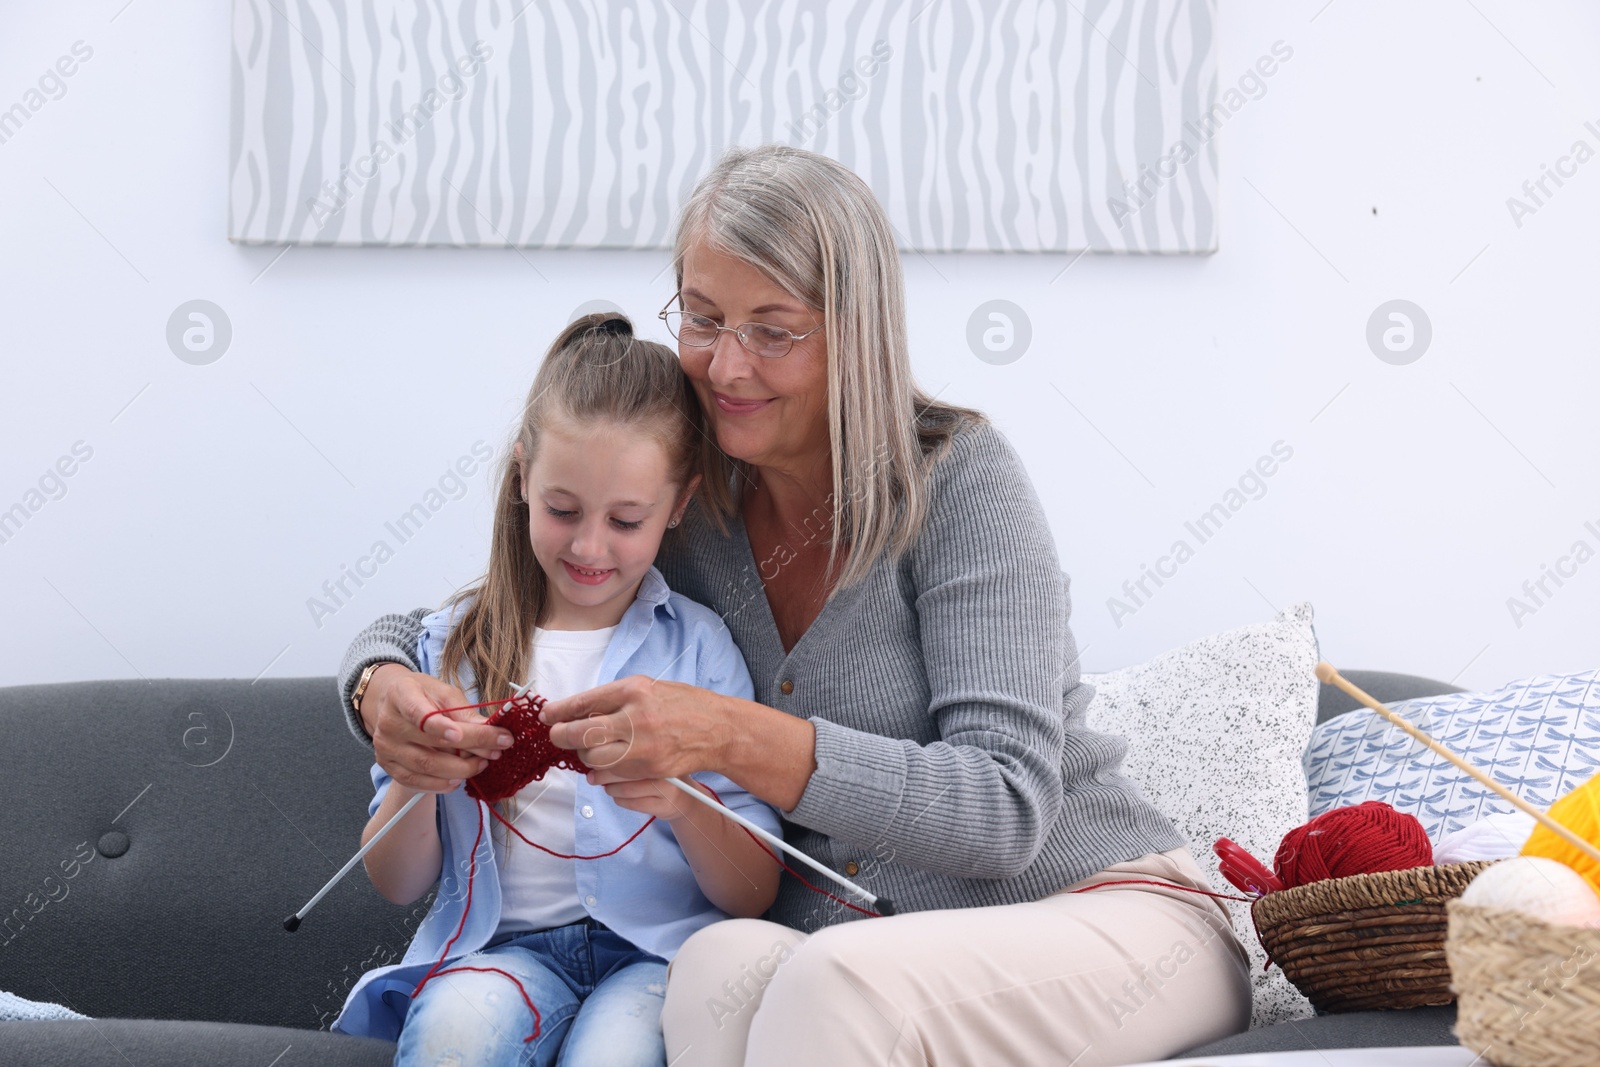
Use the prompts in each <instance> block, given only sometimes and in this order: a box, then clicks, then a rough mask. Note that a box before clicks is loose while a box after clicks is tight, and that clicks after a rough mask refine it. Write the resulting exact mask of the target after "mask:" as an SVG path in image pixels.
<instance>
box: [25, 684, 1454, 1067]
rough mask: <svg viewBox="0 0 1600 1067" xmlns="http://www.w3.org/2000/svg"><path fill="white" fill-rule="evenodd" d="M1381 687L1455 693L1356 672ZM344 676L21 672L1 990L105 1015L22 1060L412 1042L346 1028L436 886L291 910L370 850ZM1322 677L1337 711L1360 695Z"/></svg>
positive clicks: (343, 893) (383, 1046)
mask: <svg viewBox="0 0 1600 1067" xmlns="http://www.w3.org/2000/svg"><path fill="white" fill-rule="evenodd" d="M1346 677H1348V678H1349V679H1350V680H1351V681H1353V682H1355V683H1356V684H1357V685H1358V686H1361V687H1362V688H1364V689H1366V690H1367V691H1368V692H1370V693H1372V694H1373V695H1374V696H1376V697H1378V698H1379V699H1381V700H1385V701H1389V700H1399V699H1404V698H1406V697H1410V696H1421V695H1428V694H1433V693H1442V692H1454V691H1455V690H1454V689H1452V688H1451V687H1449V686H1447V685H1444V684H1443V683H1438V682H1432V681H1428V680H1426V679H1420V678H1412V677H1409V676H1405V675H1393V674H1383V673H1376V672H1365V671H1350V672H1347V673H1346ZM333 693H334V683H333V679H331V678H293V679H285V680H280V681H258V682H254V683H250V682H244V681H233V680H160V681H150V682H146V681H132V682H124V681H112V682H78V683H64V684H54V685H29V686H14V687H11V688H4V689H0V729H3V730H4V733H5V737H6V747H5V755H4V756H3V757H0V811H4V812H5V813H6V817H5V819H4V827H3V829H0V841H3V845H0V890H3V892H4V897H3V898H0V990H6V991H8V992H11V993H15V994H17V995H18V996H21V997H26V998H28V999H30V1000H38V1001H51V1002H57V1003H61V1004H65V1005H66V1006H68V1007H70V1008H72V1009H75V1010H76V1011H79V1012H82V1013H83V1014H85V1015H89V1016H92V1017H93V1018H92V1019H91V1020H89V1021H82V1020H51V1021H13V1022H0V1067H54V1065H61V1067H69V1065H70V1067H101V1065H104V1067H146V1065H150V1067H156V1065H160V1067H172V1065H178V1067H186V1065H191V1064H192V1065H205V1067H230V1065H233V1064H239V1065H241V1067H246V1065H247V1067H300V1065H305V1067H345V1065H348V1067H356V1065H362V1067H367V1065H370V1067H380V1065H386V1064H389V1063H390V1062H391V1060H392V1058H393V1055H394V1046H393V1045H392V1044H390V1043H389V1042H385V1041H376V1040H370V1039H366V1038H352V1037H349V1036H346V1035H342V1034H333V1033H329V1032H327V1031H326V1027H327V1025H328V1024H329V1022H330V1021H331V1020H332V1019H333V1018H334V1016H335V1015H336V1014H337V1013H338V1011H339V1008H340V1006H341V1005H342V1004H343V1003H344V998H345V995H346V993H347V992H348V991H349V989H350V987H351V985H352V984H353V983H354V982H355V980H356V978H357V977H358V976H359V975H360V974H361V973H362V972H364V971H365V970H367V969H368V968H371V967H375V966H379V965H381V964H385V963H391V962H394V961H397V960H398V959H399V958H400V956H401V955H402V954H403V953H404V951H405V948H406V946H407V944H409V943H410V940H411V936H412V932H413V931H414V930H415V929H416V925H417V923H418V922H419V921H420V920H421V918H422V916H423V915H425V914H426V913H427V909H428V906H429V904H430V903H431V901H432V895H431V894H430V895H429V896H428V897H425V898H423V899H422V900H420V901H418V902H417V903H416V904H415V905H413V906H411V907H398V906H396V905H393V904H390V903H389V902H387V901H386V900H384V899H383V898H382V897H380V896H379V895H378V894H377V893H376V892H375V891H374V890H373V889H372V887H371V885H370V884H369V883H368V882H367V879H366V877H365V874H364V873H363V872H362V871H361V870H359V869H358V870H356V871H353V872H352V873H351V875H350V876H349V877H347V878H346V879H345V880H344V881H343V882H342V883H341V884H340V885H339V886H338V887H337V888H336V889H335V890H334V891H333V892H332V893H330V894H329V895H328V896H327V897H326V898H324V899H323V900H322V902H321V903H320V904H318V905H317V907H316V909H315V910H313V911H312V912H311V914H310V915H309V916H308V917H307V918H306V920H305V923H304V925H302V926H301V928H300V929H299V931H298V932H297V933H293V934H291V933H288V932H287V931H285V930H284V926H283V920H284V918H285V917H286V916H288V915H290V914H291V913H293V912H294V911H296V910H297V909H298V908H299V907H300V906H301V905H302V904H304V903H305V901H306V900H307V899H308V898H309V897H310V896H311V894H312V893H314V892H315V891H316V890H317V889H318V888H319V887H320V886H321V885H322V884H323V882H325V881H326V880H327V879H328V878H329V877H330V876H331V875H332V874H333V873H334V871H336V870H337V869H338V868H339V867H340V866H341V865H342V864H343V863H344V861H345V860H346V859H347V858H348V857H349V855H350V853H351V852H352V851H353V850H354V848H355V847H356V845H357V843H358V841H359V839H360V833H361V828H362V826H363V825H364V824H365V822H366V819H365V812H366V805H367V803H368V801H369V800H370V799H371V796H372V790H371V782H370V779H369V778H368V775H367V771H368V768H369V766H370V765H371V753H370V752H369V750H367V749H366V748H364V747H362V746H361V745H360V744H358V743H357V742H356V741H354V740H353V739H352V738H351V737H350V735H349V733H348V731H347V729H346V727H345V724H344V720H343V719H342V718H341V717H340V716H339V714H338V712H337V709H336V708H334V707H333V706H331V702H332V700H333V699H334V698H333ZM1352 706H1353V704H1352V702H1350V701H1349V699H1348V698H1347V697H1346V696H1345V695H1344V694H1343V693H1341V692H1339V691H1337V690H1333V689H1329V688H1328V687H1324V688H1323V693H1322V701H1321V707H1320V709H1319V713H1320V715H1321V716H1322V717H1327V716H1329V715H1333V714H1337V713H1339V712H1341V711H1344V710H1348V709H1349V708H1350V707H1352ZM1452 1018H1453V1011H1452V1010H1451V1009H1425V1010H1422V1011H1411V1012H1393V1013H1385V1012H1372V1013H1363V1014H1357V1015H1343V1016H1326V1017H1320V1018H1317V1019H1311V1020H1306V1021H1303V1022H1300V1023H1292V1024H1284V1025H1281V1026H1275V1027H1269V1028H1266V1029H1262V1030H1256V1031H1252V1032H1250V1033H1246V1034H1241V1035H1238V1036H1236V1037H1233V1038H1229V1039H1227V1040H1225V1041H1222V1042H1218V1043H1216V1044H1213V1045H1210V1046H1207V1047H1206V1049H1205V1050H1204V1051H1205V1052H1207V1053H1216V1054H1221V1053H1224V1052H1258V1051H1271V1050H1277V1049H1303V1048H1336V1047H1363V1046H1374V1045H1400V1044H1451V1043H1453V1042H1454V1039H1453V1038H1452V1037H1451V1036H1450V1032H1449V1027H1450V1024H1451V1021H1452Z"/></svg>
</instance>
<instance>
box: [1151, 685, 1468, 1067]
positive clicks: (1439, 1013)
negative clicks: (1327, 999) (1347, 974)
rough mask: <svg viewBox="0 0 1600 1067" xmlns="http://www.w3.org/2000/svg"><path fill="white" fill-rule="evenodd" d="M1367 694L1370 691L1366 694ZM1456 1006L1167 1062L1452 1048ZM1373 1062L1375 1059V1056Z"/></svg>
mask: <svg viewBox="0 0 1600 1067" xmlns="http://www.w3.org/2000/svg"><path fill="white" fill-rule="evenodd" d="M1369 692H1370V690H1369ZM1455 1021H1456V1006H1455V1005H1454V1004H1449V1005H1446V1006H1444V1007H1441V1008H1411V1009H1409V1010H1407V1011H1352V1012H1345V1013H1343V1014H1339V1015H1319V1016H1317V1017H1316V1018H1314V1019H1298V1020H1294V1021H1291V1022H1284V1023H1279V1024H1278V1025H1277V1026H1268V1027H1264V1028H1263V1029H1260V1030H1248V1031H1246V1032H1244V1033H1242V1034H1234V1035H1233V1036H1232V1037H1225V1038H1223V1039H1222V1040H1220V1041H1213V1042H1211V1043H1210V1044H1208V1045H1201V1046H1200V1047H1199V1048H1192V1049H1190V1050H1189V1051H1188V1052H1181V1053H1179V1054H1178V1055H1176V1056H1173V1057H1172V1059H1175V1060H1177V1059H1189V1058H1190V1057H1195V1056H1242V1055H1246V1054H1249V1053H1254V1052H1299V1051H1303V1050H1307V1049H1328V1048H1399V1047H1402V1046H1417V1045H1456V1044H1459V1042H1458V1041H1457V1040H1456V1036H1455V1034H1454V1033H1453V1032H1452V1030H1451V1028H1452V1027H1453V1026H1454V1025H1455ZM1373 1062H1374V1063H1375V1064H1376V1063H1377V1060H1376V1058H1374V1060H1373Z"/></svg>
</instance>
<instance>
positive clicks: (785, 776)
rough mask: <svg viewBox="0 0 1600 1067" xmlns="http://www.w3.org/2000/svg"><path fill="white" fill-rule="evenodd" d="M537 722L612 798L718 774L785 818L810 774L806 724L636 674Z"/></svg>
mask: <svg viewBox="0 0 1600 1067" xmlns="http://www.w3.org/2000/svg"><path fill="white" fill-rule="evenodd" d="M374 681H376V679H374ZM539 718H540V719H541V720H542V721H544V722H546V723H549V724H550V740H551V741H553V742H554V743H555V744H556V745H557V746H559V747H561V748H570V749H577V751H578V758H580V759H582V760H583V762H584V763H586V764H588V765H589V766H590V767H591V768H593V770H592V771H591V772H590V774H589V781H590V782H591V783H593V784H595V785H603V786H605V787H606V792H608V793H610V794H611V795H612V796H614V797H615V796H616V795H617V793H616V791H614V790H613V789H612V788H611V786H612V785H614V784H616V783H618V782H641V781H647V780H649V779H655V778H681V777H683V776H685V775H687V774H689V773H691V772H694V771H715V772H716V773H718V774H721V775H724V776H726V777H728V778H731V779H732V780H733V781H734V782H736V783H738V784H739V785H740V786H742V787H743V788H744V789H745V790H746V791H747V792H749V793H751V794H753V795H754V796H757V797H760V798H761V799H762V800H765V801H766V802H767V803H769V804H772V805H774V806H775V807H777V808H778V809H779V810H780V811H791V810H793V809H794V807H795V805H796V804H798V803H800V795H801V794H802V793H804V792H805V788H806V783H807V782H809V781H810V780H811V775H812V772H814V771H815V770H816V768H817V761H816V731H815V730H814V729H813V728H812V726H811V722H810V720H808V719H803V718H799V717H798V716H794V715H788V714H785V713H784V712H781V711H777V710H775V709H773V708H769V707H767V706H766V705H765V704H757V703H756V702H755V701H753V700H743V699H741V698H739V697H733V696H728V695H726V694H724V693H716V692H712V691H711V690H709V689H701V688H699V687H698V686H693V685H687V684H685V683H683V682H668V681H658V680H656V679H654V678H649V677H647V676H645V675H642V674H635V675H630V676H629V677H627V678H619V679H618V680H616V681H614V682H607V683H606V684H605V685H599V686H595V687H594V688H593V689H590V690H589V691H587V692H584V693H578V694H575V695H573V696H570V697H563V698H562V699H560V700H552V701H550V703H548V704H546V705H545V706H544V710H543V711H541V712H540V713H539ZM655 784H661V783H655ZM662 788H664V789H668V790H671V791H672V792H677V790H676V788H675V787H672V786H667V785H664V784H663V785H662ZM630 799H634V798H632V797H630ZM682 800H683V802H684V803H686V804H693V805H694V806H695V807H699V806H700V805H698V804H694V801H692V800H690V799H689V798H688V797H683V798H682ZM636 810H639V811H644V810H645V809H644V808H639V809H636ZM663 810H665V809H663ZM684 810H687V809H684ZM668 817H669V818H670V816H668Z"/></svg>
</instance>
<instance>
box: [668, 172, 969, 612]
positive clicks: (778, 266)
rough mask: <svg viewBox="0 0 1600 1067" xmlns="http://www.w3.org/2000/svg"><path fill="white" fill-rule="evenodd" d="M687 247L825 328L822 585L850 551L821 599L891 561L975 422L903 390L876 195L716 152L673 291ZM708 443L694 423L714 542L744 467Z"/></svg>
mask: <svg viewBox="0 0 1600 1067" xmlns="http://www.w3.org/2000/svg"><path fill="white" fill-rule="evenodd" d="M701 242H704V243H705V244H706V246H708V247H709V248H711V249H714V250H715V251H718V252H720V253H722V254H724V255H729V256H733V257H734V258H737V259H741V260H743V261H745V262H746V263H749V264H750V265H751V266H753V267H755V268H756V269H758V270H760V271H761V272H762V273H763V274H765V275H766V276H767V277H769V278H771V279H772V281H773V282H774V283H775V284H776V285H778V286H780V287H781V288H782V289H783V290H784V291H785V292H787V293H789V294H790V295H791V296H793V297H795V298H796V299H797V300H800V301H802V302H804V303H805V305H806V306H808V307H811V308H815V309H818V310H820V311H821V312H822V314H823V315H824V317H825V322H826V329H825V330H824V335H825V336H826V338H827V351H828V442H829V451H830V453H831V462H832V482H833V492H832V493H831V494H830V501H837V503H833V504H831V505H830V507H829V511H830V512H831V524H830V533H829V538H828V566H827V570H826V572H825V573H827V574H832V573H833V571H834V568H835V566H836V565H837V562H836V561H837V556H838V553H839V549H840V548H841V547H842V546H848V547H849V548H850V556H849V559H848V561H847V562H846V565H845V567H844V569H843V570H842V571H841V572H840V573H839V576H838V579H837V581H836V583H835V585H834V586H833V588H832V590H830V592H829V594H828V595H829V598H830V599H831V598H832V596H833V594H834V593H837V592H838V591H839V590H841V589H844V588H846V587H848V586H850V585H853V584H854V583H856V582H858V581H860V580H861V579H863V578H864V577H865V576H866V574H867V572H868V571H869V570H870V569H871V568H872V566H873V564H874V563H875V562H877V560H878V559H879V557H880V556H884V555H885V554H887V555H888V557H889V558H891V559H894V558H898V557H899V556H900V554H901V553H903V552H905V551H906V550H907V549H908V548H910V547H911V545H912V544H913V543H915V541H916V539H917V536H918V534H919V533H920V532H921V530H922V527H923V525H924V523H925V522H926V521H927V511H928V487H927V474H928V471H929V469H930V468H931V467H932V465H933V464H934V463H936V462H937V461H938V459H939V458H940V456H942V455H943V453H944V450H945V448H946V447H947V446H948V444H949V441H950V438H951V437H953V436H954V435H955V434H956V433H957V432H959V431H960V430H961V429H963V428H964V427H966V426H969V425H972V424H973V423H980V422H986V421H988V420H987V417H986V416H985V415H984V414H983V413H982V412H981V411H977V410H975V409H973V408H965V407H959V406H957V405H954V404H945V403H940V402H939V401H937V400H935V399H934V398H933V397H931V396H929V395H928V394H926V393H925V392H923V390H922V389H921V388H920V387H919V386H918V385H917V384H916V382H915V381H914V379H913V377H912V373H911V356H910V351H909V344H908V340H907V336H906V315H905V296H904V284H903V281H902V277H901V271H900V253H899V250H898V249H897V248H896V246H895V242H894V234H893V231H892V230H891V228H890V226H889V219H888V217H887V216H886V215H885V214H884V211H883V208H882V206H881V205H880V204H879V203H878V200H877V197H876V196H874V195H873V192H872V190H871V189H870V188H868V187H867V184H866V183H865V182H863V181H862V180H861V179H860V178H859V177H858V176H857V175H856V174H855V173H854V172H852V171H851V170H850V169H849V168H848V167H846V166H844V165H843V164H841V163H839V162H837V161H836V160H833V159H830V158H828V157H827V156H823V155H819V154H817V153H815V152H808V151H806V150H805V149H801V148H792V147H789V146H787V145H779V144H768V145H762V146H760V147H758V148H734V149H731V150H729V151H728V152H727V153H726V154H725V155H724V156H723V157H722V159H721V160H720V161H719V162H718V163H717V165H716V166H715V167H714V168H713V169H712V171H711V173H709V174H707V175H706V176H705V177H704V178H702V179H701V180H700V183H699V184H698V185H697V186H695V189H694V193H693V194H692V195H691V197H690V198H689V201H688V203H687V204H685V205H684V208H683V212H682V214H681V215H680V217H679V226H678V234H677V239H676V242H675V244H674V247H673V265H674V268H675V270H676V273H677V284H678V287H679V288H680V289H681V288H682V287H683V266H684V256H685V254H686V253H687V252H688V250H689V248H690V247H691V246H693V245H695V244H697V243H701ZM702 418H703V416H702ZM713 436H714V435H713V434H712V432H711V429H710V427H709V425H706V426H705V432H704V433H703V434H702V435H701V441H700V446H699V447H700V467H701V470H702V471H703V472H704V474H705V481H704V483H703V484H702V486H701V489H700V492H699V493H698V494H697V497H698V500H697V506H699V507H701V508H702V509H703V510H704V511H705V512H706V514H708V515H709V516H710V518H711V519H712V521H713V522H714V523H715V525H716V527H717V529H718V530H719V531H721V532H722V533H724V534H726V533H727V532H728V525H727V519H728V518H729V517H730V516H732V515H733V514H734V512H735V511H736V510H737V508H738V502H739V497H738V492H739V483H740V482H741V481H743V480H748V479H749V478H750V476H751V470H752V468H751V465H750V464H748V463H746V462H744V461H743V460H738V459H734V458H732V457H730V456H728V455H727V454H725V453H724V452H722V451H721V450H720V449H719V448H717V447H716V442H715V441H714V439H713Z"/></svg>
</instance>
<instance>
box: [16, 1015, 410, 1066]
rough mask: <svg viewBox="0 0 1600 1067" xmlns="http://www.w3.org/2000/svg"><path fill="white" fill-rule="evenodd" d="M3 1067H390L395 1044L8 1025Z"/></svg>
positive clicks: (228, 1028)
mask: <svg viewBox="0 0 1600 1067" xmlns="http://www.w3.org/2000/svg"><path fill="white" fill-rule="evenodd" d="M4 1036H5V1039H4V1040H3V1041H0V1067H130V1065H134V1064H137V1065H138V1067H144V1065H145V1064H160V1065H161V1067H309V1065H315V1067H389V1065H390V1064H392V1063H393V1062H394V1049H395V1047H394V1043H393V1042H390V1041H379V1040H377V1039H376V1038H371V1037H352V1036H350V1035H349V1034H319V1033H307V1032H306V1031H304V1030H290V1029H286V1028H284V1027H278V1026H245V1025H239V1024H232V1023H196V1022H175V1021H172V1020H168V1019H94V1020H84V1021H70V1022H63V1021H54V1020H52V1021H50V1022H13V1023H6V1024H5V1030H4Z"/></svg>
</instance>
